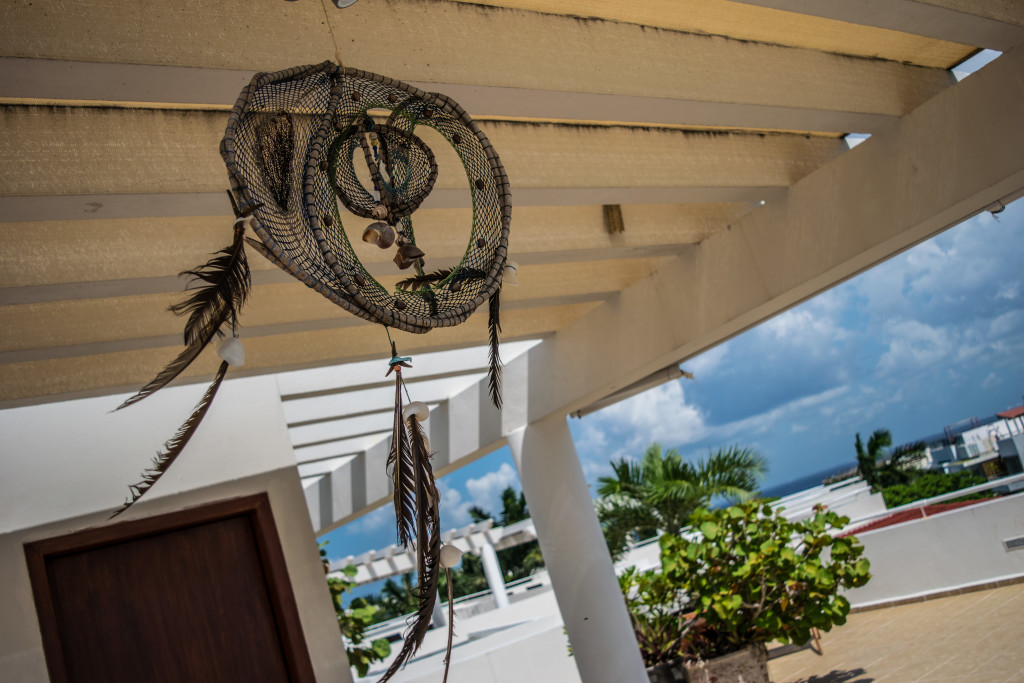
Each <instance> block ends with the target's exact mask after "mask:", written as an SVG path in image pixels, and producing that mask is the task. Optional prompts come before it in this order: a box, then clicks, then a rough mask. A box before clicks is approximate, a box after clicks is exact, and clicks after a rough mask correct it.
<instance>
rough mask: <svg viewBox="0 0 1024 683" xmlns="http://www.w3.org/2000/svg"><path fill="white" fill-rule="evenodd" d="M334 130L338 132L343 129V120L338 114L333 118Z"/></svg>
mask: <svg viewBox="0 0 1024 683" xmlns="http://www.w3.org/2000/svg"><path fill="white" fill-rule="evenodd" d="M334 130H336V131H338V132H339V133H341V132H342V131H344V130H345V121H344V120H342V118H341V117H340V116H339V117H338V118H336V119H334Z"/></svg>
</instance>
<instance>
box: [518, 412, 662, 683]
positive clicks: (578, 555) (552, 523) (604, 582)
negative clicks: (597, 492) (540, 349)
mask: <svg viewBox="0 0 1024 683" xmlns="http://www.w3.org/2000/svg"><path fill="white" fill-rule="evenodd" d="M509 446H510V447H511V449H512V456H513V458H514V459H515V463H516V467H517V468H519V479H520V481H521V482H522V484H523V493H524V494H525V495H526V503H527V505H529V507H530V515H531V516H532V517H533V522H534V525H535V526H536V527H537V535H538V537H539V540H540V548H541V552H542V553H543V554H544V563H545V564H546V565H547V568H548V572H549V573H550V575H551V583H552V585H553V587H554V589H555V597H556V599H557V600H558V608H559V610H561V612H562V618H563V620H564V621H565V628H566V631H567V632H568V634H569V641H570V642H571V643H572V650H573V657H574V659H575V660H576V666H577V668H578V669H579V672H580V678H581V679H582V680H584V681H587V683H591V682H596V683H601V682H603V681H607V682H608V683H641V682H646V681H647V673H646V672H645V670H644V664H643V660H642V659H641V657H640V649H639V647H637V643H636V638H635V637H634V635H633V627H632V624H631V623H630V620H629V615H628V613H627V612H626V606H625V602H624V601H623V599H622V594H621V592H620V591H619V582H618V580H617V579H616V578H615V570H614V568H613V567H612V560H611V556H610V555H609V554H608V547H607V546H606V545H605V542H604V536H603V535H602V533H601V526H600V524H599V523H598V521H597V515H596V514H595V512H594V506H593V502H592V501H591V499H590V491H589V490H588V488H587V482H586V479H585V478H584V476H583V468H582V467H581V466H580V462H579V459H578V458H577V456H576V447H575V446H574V445H573V442H572V436H571V435H570V433H569V426H568V425H567V424H566V421H565V416H563V415H556V416H554V417H550V418H547V419H545V420H543V421H541V422H535V423H532V424H530V425H527V426H526V427H523V428H521V429H518V430H516V431H514V432H512V433H511V434H510V435H509Z"/></svg>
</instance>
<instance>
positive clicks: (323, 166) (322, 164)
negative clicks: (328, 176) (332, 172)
mask: <svg viewBox="0 0 1024 683" xmlns="http://www.w3.org/2000/svg"><path fill="white" fill-rule="evenodd" d="M320 172H321V173H327V159H324V160H323V161H321V162H320Z"/></svg>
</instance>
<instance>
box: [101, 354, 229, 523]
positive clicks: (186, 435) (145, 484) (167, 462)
mask: <svg viewBox="0 0 1024 683" xmlns="http://www.w3.org/2000/svg"><path fill="white" fill-rule="evenodd" d="M227 371H228V362H227V361H223V362H221V364H220V368H218V369H217V376H216V377H214V379H213V383H212V384H210V386H209V387H208V388H207V389H206V393H205V394H203V397H202V398H201V399H200V400H199V403H197V404H196V407H195V409H194V410H193V411H192V415H190V416H189V418H188V419H187V420H185V423H184V424H183V425H181V427H179V428H178V432H177V434H175V435H174V436H173V437H172V438H171V439H170V441H168V442H167V443H165V444H164V451H163V452H162V453H157V454H156V457H155V458H153V466H152V467H150V468H149V469H147V470H145V471H143V473H142V480H141V481H139V482H138V483H137V484H132V485H131V486H129V487H128V488H129V489H130V490H131V492H132V496H131V498H129V499H127V500H125V502H124V505H122V506H121V507H120V508H118V509H117V511H116V512H114V514H112V515H111V516H110V517H111V519H113V518H114V517H117V516H118V515H119V514H121V513H122V512H124V511H125V510H127V509H128V508H130V507H131V506H132V504H134V503H135V501H137V500H138V499H139V498H142V496H143V495H144V494H145V493H146V491H148V490H149V489H151V488H152V487H153V484H155V483H156V482H157V480H158V479H160V477H162V476H163V475H164V473H165V472H167V469H168V468H169V467H170V466H171V464H172V463H173V462H174V461H175V460H176V459H177V457H178V456H179V455H181V452H182V451H183V450H184V449H185V446H186V445H188V442H189V440H190V439H191V438H192V435H193V434H195V433H196V429H198V428H199V424H200V423H201V422H202V421H203V417H205V416H206V411H207V410H209V408H210V404H211V403H213V397H214V396H216V395H217V389H219V388H220V384H221V382H222V381H223V379H224V375H225V373H227Z"/></svg>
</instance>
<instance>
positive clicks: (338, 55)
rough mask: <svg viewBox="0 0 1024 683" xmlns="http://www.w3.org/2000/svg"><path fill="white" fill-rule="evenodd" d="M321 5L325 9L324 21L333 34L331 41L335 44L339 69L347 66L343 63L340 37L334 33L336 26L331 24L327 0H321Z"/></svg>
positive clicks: (335, 54) (335, 55) (335, 56)
mask: <svg viewBox="0 0 1024 683" xmlns="http://www.w3.org/2000/svg"><path fill="white" fill-rule="evenodd" d="M320 6H321V7H322V8H323V10H324V21H325V22H326V23H327V30H328V31H329V32H330V34H331V42H332V43H333V44H334V61H335V62H336V63H337V65H338V68H339V69H343V68H344V67H345V65H344V64H342V63H341V51H340V50H339V49H338V39H337V37H335V35H334V27H333V26H332V25H331V17H330V15H329V14H328V12H327V0H320Z"/></svg>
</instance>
